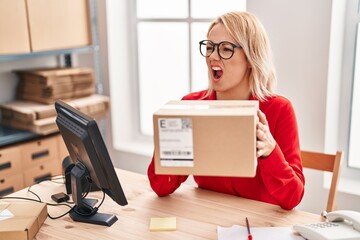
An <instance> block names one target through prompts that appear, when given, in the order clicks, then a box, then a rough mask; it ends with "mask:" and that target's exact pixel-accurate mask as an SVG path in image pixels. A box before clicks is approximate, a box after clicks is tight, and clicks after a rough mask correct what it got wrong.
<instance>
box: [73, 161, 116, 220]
mask: <svg viewBox="0 0 360 240" xmlns="http://www.w3.org/2000/svg"><path fill="white" fill-rule="evenodd" d="M89 177H90V176H89V175H88V173H87V171H86V167H85V166H84V165H83V164H81V163H80V162H79V163H77V164H75V166H74V167H73V168H72V169H71V190H72V198H73V201H74V202H75V206H74V207H73V208H72V209H71V211H70V213H69V215H70V217H71V218H72V219H73V220H74V221H77V222H84V223H91V224H96V225H103V226H111V225H113V224H114V223H115V222H116V221H117V220H118V218H117V217H116V216H115V215H112V214H106V213H99V212H97V211H98V208H97V207H94V206H95V204H96V203H97V200H95V199H85V198H83V184H82V180H83V179H84V178H89ZM104 197H105V196H104Z"/></svg>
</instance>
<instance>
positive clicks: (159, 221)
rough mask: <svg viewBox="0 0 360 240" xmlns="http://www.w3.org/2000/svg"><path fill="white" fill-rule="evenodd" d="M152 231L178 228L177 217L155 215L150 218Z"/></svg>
mask: <svg viewBox="0 0 360 240" xmlns="http://www.w3.org/2000/svg"><path fill="white" fill-rule="evenodd" d="M149 230H150V231H174V230H176V217H161V218H159V217H153V218H151V219H150V227H149Z"/></svg>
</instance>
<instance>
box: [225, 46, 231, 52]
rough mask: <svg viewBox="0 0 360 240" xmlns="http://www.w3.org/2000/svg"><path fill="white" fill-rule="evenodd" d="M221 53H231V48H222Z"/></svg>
mask: <svg viewBox="0 0 360 240" xmlns="http://www.w3.org/2000/svg"><path fill="white" fill-rule="evenodd" d="M223 51H224V52H232V48H230V47H224V48H223Z"/></svg>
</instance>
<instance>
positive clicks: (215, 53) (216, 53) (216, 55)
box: [209, 47, 220, 60]
mask: <svg viewBox="0 0 360 240" xmlns="http://www.w3.org/2000/svg"><path fill="white" fill-rule="evenodd" d="M209 58H210V59H214V60H220V56H219V49H218V48H217V47H215V49H214V51H213V52H212V53H211V54H210V56H209Z"/></svg>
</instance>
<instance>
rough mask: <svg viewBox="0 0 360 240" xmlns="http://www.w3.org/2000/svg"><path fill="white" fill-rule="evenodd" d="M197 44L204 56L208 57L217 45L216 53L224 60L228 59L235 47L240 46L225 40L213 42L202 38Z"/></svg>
mask: <svg viewBox="0 0 360 240" xmlns="http://www.w3.org/2000/svg"><path fill="white" fill-rule="evenodd" d="M199 45H200V46H199V47H200V53H201V55H203V56H204V57H210V55H211V54H212V53H213V52H214V51H215V47H217V51H218V55H219V56H220V57H221V58H222V59H225V60H227V59H230V58H231V57H232V56H233V55H234V50H235V48H242V47H241V46H238V45H236V44H233V43H231V42H227V41H222V42H219V43H213V42H212V41H210V40H202V41H200V42H199Z"/></svg>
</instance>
